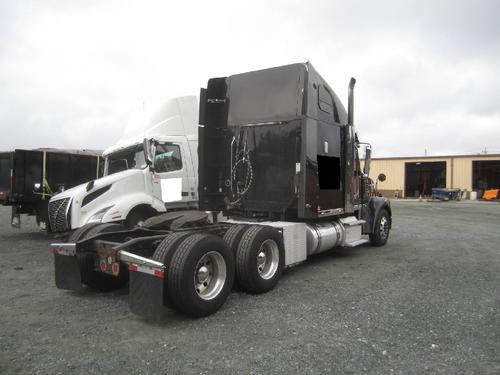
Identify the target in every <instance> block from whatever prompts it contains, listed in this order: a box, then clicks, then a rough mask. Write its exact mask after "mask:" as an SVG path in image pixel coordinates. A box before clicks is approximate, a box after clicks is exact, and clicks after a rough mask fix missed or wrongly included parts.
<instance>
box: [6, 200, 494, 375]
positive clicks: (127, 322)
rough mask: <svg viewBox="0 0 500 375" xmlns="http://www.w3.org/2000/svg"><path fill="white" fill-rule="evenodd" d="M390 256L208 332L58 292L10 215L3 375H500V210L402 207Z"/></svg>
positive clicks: (251, 299) (304, 273)
mask: <svg viewBox="0 0 500 375" xmlns="http://www.w3.org/2000/svg"><path fill="white" fill-rule="evenodd" d="M393 211H394V212H393V216H394V225H393V230H392V232H391V237H390V239H389V243H388V244H387V245H386V246H384V247H381V248H373V247H370V246H363V247H360V248H356V249H350V250H340V251H336V252H330V253H325V254H322V255H319V256H317V257H315V258H313V259H311V260H309V261H308V262H306V263H305V264H303V265H301V266H298V267H295V268H293V269H289V270H287V271H286V272H285V273H284V275H283V277H282V279H281V280H280V283H279V284H278V286H277V287H276V288H275V289H274V290H273V291H271V292H269V293H267V294H264V295H258V296H252V295H247V294H244V293H239V292H233V293H232V294H231V296H230V297H229V299H228V301H227V302H226V304H225V305H224V306H223V308H222V309H221V310H220V311H219V312H218V313H216V314H215V315H212V316H210V317H207V318H203V319H189V318H186V317H184V316H182V315H179V314H177V313H175V312H171V313H169V315H168V318H167V319H166V320H164V321H162V322H157V323H150V322H148V321H146V320H144V319H141V318H139V317H137V316H135V315H133V314H132V313H130V311H129V308H128V301H127V290H120V291H117V292H111V293H97V292H94V291H91V290H86V291H84V292H83V293H72V292H67V291H62V290H58V289H56V287H55V286H54V270H53V259H52V255H51V253H50V252H49V243H50V242H51V240H52V239H51V238H50V237H48V236H47V235H45V234H43V233H41V232H39V231H38V230H37V229H36V227H35V225H34V223H33V221H32V220H26V218H23V220H24V223H23V228H22V229H21V230H15V229H12V228H10V226H9V220H10V210H9V208H8V207H0V254H1V257H2V270H1V272H0V286H1V289H0V290H1V292H0V373H1V374H18V373H23V374H24V373H26V374H58V373H60V374H67V373H72V374H73V373H75V374H88V373H99V374H101V373H119V372H126V373H132V374H135V373H137V374H143V373H144V374H157V373H188V374H200V373H202V374H204V373H212V374H222V373H232V374H234V373H238V374H240V373H241V374H270V373H293V374H295V373H301V374H302V373H341V374H359V373H375V374H390V373H395V374H422V373H443V374H498V373H500V315H499V307H500V298H499V297H500V296H499V288H500V256H499V255H500V250H499V249H500V246H499V243H500V226H499V222H500V205H499V204H498V203H490V204H488V203H480V202H477V203H466V202H463V203H462V202H454V203H427V202H408V201H405V202H402V201H397V202H393Z"/></svg>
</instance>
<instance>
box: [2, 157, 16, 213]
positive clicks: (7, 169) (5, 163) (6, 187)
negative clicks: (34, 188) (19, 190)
mask: <svg viewBox="0 0 500 375" xmlns="http://www.w3.org/2000/svg"><path fill="white" fill-rule="evenodd" d="M13 155H14V152H12V151H6V152H0V204H3V203H4V202H6V201H7V200H8V199H9V194H10V191H11V181H12V178H11V174H10V173H11V169H12V157H13Z"/></svg>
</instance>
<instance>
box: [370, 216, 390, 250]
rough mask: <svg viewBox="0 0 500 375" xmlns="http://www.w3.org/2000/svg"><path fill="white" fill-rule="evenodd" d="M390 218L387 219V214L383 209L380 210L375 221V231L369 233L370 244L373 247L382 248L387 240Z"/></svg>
mask: <svg viewBox="0 0 500 375" xmlns="http://www.w3.org/2000/svg"><path fill="white" fill-rule="evenodd" d="M390 222H391V218H390V217H389V212H387V210H386V209H385V208H382V209H381V210H380V212H379V214H378V216H377V219H376V220H375V226H374V229H375V231H374V232H373V233H370V235H369V237H370V242H371V244H372V245H373V246H384V245H385V244H386V243H387V240H388V239H389V231H390Z"/></svg>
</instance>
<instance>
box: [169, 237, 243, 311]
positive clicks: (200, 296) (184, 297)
mask: <svg viewBox="0 0 500 375" xmlns="http://www.w3.org/2000/svg"><path fill="white" fill-rule="evenodd" d="M166 279H167V286H168V293H169V295H170V299H171V301H172V303H173V305H174V308H175V309H176V310H178V311H180V312H182V313H184V314H187V315H190V316H193V317H202V316H207V315H210V314H213V313H215V312H216V311H217V310H219V308H220V307H221V306H222V305H223V304H224V302H225V301H226V299H227V297H228V295H229V293H231V289H232V286H233V281H234V255H233V253H232V252H231V249H230V248H229V246H228V245H227V243H226V242H224V240H222V238H220V237H217V236H215V235H211V234H192V235H190V236H188V237H187V238H185V239H184V240H183V241H182V242H181V243H180V245H179V247H178V248H177V249H176V250H175V252H174V254H173V257H172V260H171V262H170V264H169V267H168V272H167V275H166Z"/></svg>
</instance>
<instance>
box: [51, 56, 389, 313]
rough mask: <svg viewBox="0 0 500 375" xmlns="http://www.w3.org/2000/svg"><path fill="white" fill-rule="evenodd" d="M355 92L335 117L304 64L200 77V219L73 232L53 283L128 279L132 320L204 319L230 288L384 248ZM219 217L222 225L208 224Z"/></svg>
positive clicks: (59, 246) (323, 87)
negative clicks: (314, 261) (173, 313)
mask: <svg viewBox="0 0 500 375" xmlns="http://www.w3.org/2000/svg"><path fill="white" fill-rule="evenodd" d="M354 84H355V80H354V79H351V82H350V84H349V104H348V111H346V110H345V109H344V106H343V105H342V103H341V102H340V100H339V99H338V97H337V96H336V95H335V93H334V92H333V90H332V89H331V88H330V86H329V85H328V84H327V83H326V82H325V80H324V79H323V78H322V77H321V76H320V75H319V74H318V73H317V72H316V70H315V69H314V68H313V66H312V65H311V64H310V63H304V64H303V63H301V64H292V65H287V66H282V67H277V68H271V69H265V70H260V71H255V72H249V73H243V74H237V75H232V76H229V77H223V78H213V79H210V80H209V81H208V86H207V89H202V90H201V95H200V116H199V124H200V126H199V148H198V157H199V170H198V175H199V199H200V209H201V211H185V212H182V211H180V212H170V213H167V214H164V215H160V216H157V217H153V218H151V219H148V220H147V221H145V222H144V223H143V224H142V225H141V226H139V227H136V228H135V229H132V230H125V228H123V227H121V226H120V225H116V224H90V225H87V226H85V227H82V228H80V229H78V230H77V231H75V232H74V233H73V235H72V236H71V238H70V240H69V242H68V243H55V244H52V250H53V252H54V256H55V277H56V285H57V287H59V288H61V289H70V290H78V289H80V288H81V286H82V284H86V285H88V286H90V287H94V288H98V289H110V288H117V287H120V286H122V285H124V284H125V283H126V282H127V280H129V282H130V285H129V286H130V288H129V289H130V295H129V302H130V307H131V310H132V311H133V312H135V313H137V314H140V315H143V316H148V317H158V316H159V315H162V313H163V312H164V309H165V307H166V306H169V307H173V308H175V309H177V310H178V311H181V312H183V313H185V314H188V315H191V316H205V315H209V314H212V313H214V312H215V311H217V310H218V309H219V308H220V307H221V306H222V304H223V303H224V302H225V300H226V298H227V296H228V294H229V293H230V291H231V289H232V287H233V283H234V282H236V283H237V284H238V286H239V288H240V289H242V290H244V291H247V292H249V293H263V292H266V291H268V290H270V289H272V288H273V287H274V286H275V285H276V284H277V282H278V279H279V278H280V275H281V273H282V271H283V269H284V268H285V267H290V266H293V265H296V264H299V263H301V262H303V261H305V260H306V259H307V258H308V257H310V256H313V255H315V254H317V253H320V252H323V251H327V250H330V249H333V248H335V247H339V246H341V247H354V246H359V245H362V244H365V243H367V242H371V244H372V245H374V246H381V245H384V244H385V243H386V241H387V239H388V236H389V231H390V228H391V222H392V214H391V207H390V204H389V201H388V200H386V199H385V198H381V197H378V196H377V194H376V192H375V191H374V188H373V182H372V181H371V180H370V179H369V177H368V172H369V166H370V154H371V148H370V146H369V145H368V144H362V143H361V142H360V141H359V138H358V135H357V134H356V132H355V130H354V125H353V89H354ZM147 142H148V140H145V143H147ZM362 145H365V147H366V160H365V164H364V169H363V170H362V169H361V163H360V159H359V156H358V149H359V148H360V147H361V146H362ZM144 149H145V150H149V147H144ZM145 158H146V160H148V163H149V164H150V165H151V168H154V166H153V165H152V161H151V159H152V158H151V155H145ZM207 212H212V213H214V215H213V217H212V219H211V220H210V217H209V214H207ZM218 212H222V213H223V214H224V217H226V218H227V219H224V220H219V221H217V220H216V215H215V213H218Z"/></svg>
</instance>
